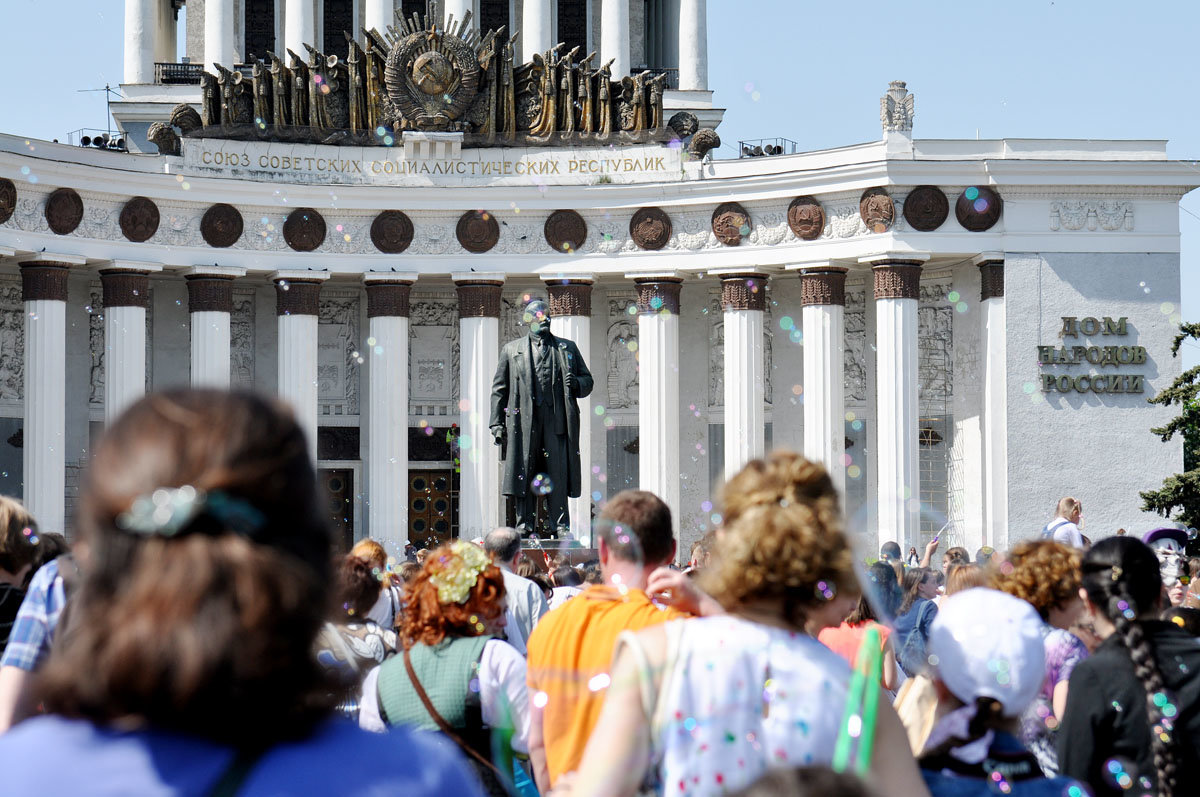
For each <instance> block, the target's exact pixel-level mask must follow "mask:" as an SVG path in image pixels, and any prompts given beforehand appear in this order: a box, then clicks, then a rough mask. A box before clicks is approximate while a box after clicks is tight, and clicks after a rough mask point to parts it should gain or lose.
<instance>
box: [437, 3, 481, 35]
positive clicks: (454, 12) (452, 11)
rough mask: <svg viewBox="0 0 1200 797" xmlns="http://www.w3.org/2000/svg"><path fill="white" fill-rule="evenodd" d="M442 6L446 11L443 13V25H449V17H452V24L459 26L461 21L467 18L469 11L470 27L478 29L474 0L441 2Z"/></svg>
mask: <svg viewBox="0 0 1200 797" xmlns="http://www.w3.org/2000/svg"><path fill="white" fill-rule="evenodd" d="M443 6H444V7H445V9H446V10H445V12H444V14H445V15H444V16H443V17H442V23H443V24H447V23H449V22H450V17H451V16H453V17H454V24H455V25H461V24H462V21H463V20H464V19H466V18H467V12H468V11H470V12H471V27H472V28H478V27H479V18H478V16H477V15H476V14H475V2H474V0H443Z"/></svg>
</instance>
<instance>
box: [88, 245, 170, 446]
mask: <svg viewBox="0 0 1200 797" xmlns="http://www.w3.org/2000/svg"><path fill="white" fill-rule="evenodd" d="M161 270H162V267H161V266H154V265H150V264H148V263H146V264H138V265H137V267H136V269H135V268H133V267H132V264H126V263H123V262H121V261H114V267H112V268H105V269H102V270H101V271H100V282H101V284H102V285H103V288H104V423H105V425H109V424H111V423H112V422H113V421H114V420H116V419H117V417H118V416H119V415H120V414H121V413H122V412H124V411H125V410H126V408H128V407H129V405H130V404H133V403H134V402H135V401H137V400H138V399H140V398H141V397H142V396H144V395H146V308H147V307H149V306H150V278H149V274H150V272H151V271H161Z"/></svg>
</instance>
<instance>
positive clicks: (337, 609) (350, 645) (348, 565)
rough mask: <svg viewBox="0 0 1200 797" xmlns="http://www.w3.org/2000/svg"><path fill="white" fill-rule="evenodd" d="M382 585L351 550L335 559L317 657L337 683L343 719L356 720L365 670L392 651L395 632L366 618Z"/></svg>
mask: <svg viewBox="0 0 1200 797" xmlns="http://www.w3.org/2000/svg"><path fill="white" fill-rule="evenodd" d="M384 589H385V587H384V586H383V584H382V583H381V581H380V579H379V577H378V576H377V575H376V574H375V568H374V566H373V564H372V563H371V562H369V561H367V560H366V559H360V558H359V557H357V556H355V555H354V554H352V553H351V554H347V555H346V556H343V557H341V559H340V560H339V561H338V573H337V591H336V594H335V605H334V608H333V617H332V619H331V620H330V621H329V622H327V623H325V626H324V628H322V629H321V633H320V635H319V636H318V637H317V661H318V662H319V663H320V664H321V666H322V667H324V668H325V669H326V670H328V671H329V673H330V675H332V676H333V678H334V679H335V680H336V681H337V684H338V686H339V687H340V689H339V690H338V692H337V698H338V701H339V702H338V712H339V713H341V714H343V715H345V716H346V717H347V718H349V719H353V720H357V719H358V693H359V690H360V688H361V687H362V682H363V679H364V678H365V677H366V675H367V671H368V670H370V669H371V668H372V667H374V666H376V665H377V664H382V663H383V660H384V659H386V658H387V657H388V656H391V655H392V654H393V653H395V652H396V632H395V631H392V630H391V629H388V628H381V627H380V626H379V624H378V623H376V622H375V621H374V620H372V619H371V615H372V614H373V613H374V608H375V607H377V606H378V605H379V604H378V601H379V596H380V594H381V593H382V591H383V590H384Z"/></svg>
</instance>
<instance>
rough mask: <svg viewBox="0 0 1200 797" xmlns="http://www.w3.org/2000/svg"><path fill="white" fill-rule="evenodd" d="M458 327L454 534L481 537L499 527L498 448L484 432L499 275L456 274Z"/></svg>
mask: <svg viewBox="0 0 1200 797" xmlns="http://www.w3.org/2000/svg"><path fill="white" fill-rule="evenodd" d="M454 279H455V283H456V285H457V287H458V319H459V320H458V324H459V368H460V373H459V386H460V387H459V398H460V402H459V406H460V407H461V413H462V414H461V416H460V420H459V429H460V431H459V461H460V464H461V479H460V484H461V490H460V495H461V496H462V500H461V501H460V502H459V509H458V534H459V536H460V537H462V538H463V539H468V540H469V539H474V538H475V537H481V536H484V535H486V534H487V533H488V532H490V531H492V529H494V528H495V527H496V526H498V525H500V448H499V447H498V446H496V445H495V444H494V443H493V441H492V435H491V431H490V430H489V428H488V416H489V413H490V411H491V398H492V379H493V378H494V377H495V376H496V364H497V362H498V361H499V356H500V292H501V289H502V288H503V285H504V278H503V276H502V275H486V276H474V275H455V277H454Z"/></svg>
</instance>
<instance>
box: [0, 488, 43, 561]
mask: <svg viewBox="0 0 1200 797" xmlns="http://www.w3.org/2000/svg"><path fill="white" fill-rule="evenodd" d="M37 539H38V527H37V521H35V520H34V519H33V515H31V514H29V512H28V511H26V509H25V506H24V505H23V504H22V503H21V502H20V501H18V500H16V499H15V498H9V497H8V496H7V495H0V570H7V571H8V572H9V573H12V574H13V575H14V576H15V575H17V574H19V573H20V572H21V571H22V570H24V569H25V568H26V567H29V566H32V565H33V563H34V560H35V559H36V558H37Z"/></svg>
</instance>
